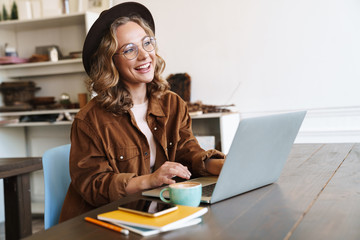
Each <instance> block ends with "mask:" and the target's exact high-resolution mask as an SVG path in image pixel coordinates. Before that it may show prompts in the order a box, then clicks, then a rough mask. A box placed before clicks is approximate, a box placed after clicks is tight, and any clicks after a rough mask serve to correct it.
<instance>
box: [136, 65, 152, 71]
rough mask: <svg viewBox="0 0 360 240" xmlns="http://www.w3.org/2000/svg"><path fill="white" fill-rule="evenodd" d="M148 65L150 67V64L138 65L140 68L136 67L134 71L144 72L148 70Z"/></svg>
mask: <svg viewBox="0 0 360 240" xmlns="http://www.w3.org/2000/svg"><path fill="white" fill-rule="evenodd" d="M150 65H151V64H150V63H145V64H143V65H140V66H138V67H136V68H135V70H137V71H146V70H148V69H150Z"/></svg>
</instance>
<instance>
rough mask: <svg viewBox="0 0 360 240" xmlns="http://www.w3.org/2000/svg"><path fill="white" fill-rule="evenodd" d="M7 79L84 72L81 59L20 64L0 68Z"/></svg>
mask: <svg viewBox="0 0 360 240" xmlns="http://www.w3.org/2000/svg"><path fill="white" fill-rule="evenodd" d="M0 71H1V72H2V73H3V74H4V75H5V76H6V77H8V78H27V77H36V76H50V75H59V74H70V73H82V72H85V70H84V67H83V64H82V59H81V58H76V59H66V60H59V61H57V62H38V63H21V64H11V65H2V66H0Z"/></svg>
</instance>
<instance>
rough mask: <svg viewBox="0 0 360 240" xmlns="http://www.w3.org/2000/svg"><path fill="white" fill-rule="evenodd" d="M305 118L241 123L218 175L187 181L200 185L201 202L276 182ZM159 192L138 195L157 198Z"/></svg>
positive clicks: (291, 115) (295, 115)
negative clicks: (199, 183)
mask: <svg viewBox="0 0 360 240" xmlns="http://www.w3.org/2000/svg"><path fill="white" fill-rule="evenodd" d="M305 115H306V111H302V112H293V113H285V114H277V115H270V116H264V117H256V118H246V119H243V120H241V121H240V122H239V126H238V129H237V131H236V134H235V137H234V139H233V142H232V144H231V147H230V150H229V153H228V155H227V157H226V160H225V163H224V166H223V168H222V170H221V173H220V175H219V176H218V177H217V176H216V177H215V176H211V177H200V178H195V179H191V180H188V181H195V182H201V183H202V185H203V196H202V202H204V203H216V202H218V201H221V200H224V199H227V198H230V197H233V196H236V195H239V194H241V193H245V192H248V191H251V190H253V189H257V188H260V187H262V186H265V185H268V184H271V183H273V182H275V181H277V179H278V178H279V177H280V174H281V171H282V169H283V167H284V165H285V162H286V160H287V158H288V155H289V153H290V151H291V147H292V145H293V143H294V140H295V138H296V136H297V134H298V132H299V129H300V126H301V124H302V122H303V120H304V118H305ZM161 189H162V188H156V189H152V190H148V191H144V192H142V195H143V196H149V197H159V194H160V190H161ZM209 189H210V190H209ZM166 193H167V192H166ZM165 197H166V195H165Z"/></svg>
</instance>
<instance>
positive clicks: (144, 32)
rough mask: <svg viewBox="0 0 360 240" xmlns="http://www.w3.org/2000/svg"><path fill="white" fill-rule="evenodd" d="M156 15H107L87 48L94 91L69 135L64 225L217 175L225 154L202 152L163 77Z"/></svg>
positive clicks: (117, 11)
mask: <svg viewBox="0 0 360 240" xmlns="http://www.w3.org/2000/svg"><path fill="white" fill-rule="evenodd" d="M154 31H155V27H154V22H153V19H152V16H151V13H150V12H149V11H148V9H146V8H145V7H144V6H143V5H141V4H138V3H122V4H119V5H117V6H115V7H113V8H111V9H109V10H107V11H104V12H103V13H102V14H101V15H100V17H99V18H98V19H97V21H96V22H95V23H94V25H93V26H92V28H91V29H90V31H89V33H88V35H87V37H86V40H85V43H84V49H83V63H84V67H85V70H86V72H87V74H88V75H89V77H90V80H89V83H88V84H89V86H90V88H91V90H92V91H93V92H95V93H96V94H97V96H96V97H94V98H93V99H92V100H91V101H90V102H89V103H88V104H87V105H86V106H85V107H84V108H82V109H81V111H80V112H79V113H78V114H77V116H76V117H75V120H74V122H73V125H72V130H71V152H70V175H71V180H72V181H71V184H70V186H69V190H68V193H67V195H66V198H65V201H64V205H63V209H62V213H61V217H60V221H64V220H66V219H69V218H72V217H75V216H77V215H80V214H82V213H84V212H86V211H89V210H91V209H93V208H95V207H98V206H101V205H104V204H106V203H109V202H112V201H114V200H117V199H119V198H121V197H124V196H126V195H128V194H132V193H136V192H139V191H142V190H145V189H149V188H154V187H159V186H161V185H163V184H172V183H175V181H174V180H173V177H175V176H177V177H181V178H184V179H189V178H190V177H191V176H204V175H218V174H219V172H220V170H221V167H222V165H223V162H224V158H225V156H224V154H222V153H221V152H218V151H216V150H210V151H204V150H203V149H201V148H200V146H199V144H198V142H197V141H196V138H195V137H194V136H193V134H192V130H191V119H190V117H189V114H188V110H187V106H186V103H185V102H184V101H183V100H182V99H181V98H180V97H179V96H178V95H176V94H175V93H173V92H171V91H169V90H168V84H167V82H166V81H165V80H164V79H163V78H162V77H161V73H162V71H163V69H164V67H165V62H164V60H163V59H162V58H161V57H160V56H159V55H157V48H156V40H155V36H154Z"/></svg>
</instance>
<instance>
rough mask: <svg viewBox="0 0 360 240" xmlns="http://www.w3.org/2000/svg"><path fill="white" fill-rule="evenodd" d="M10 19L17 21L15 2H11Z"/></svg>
mask: <svg viewBox="0 0 360 240" xmlns="http://www.w3.org/2000/svg"><path fill="white" fill-rule="evenodd" d="M10 18H11V19H12V20H16V19H19V15H18V9H17V5H16V2H15V1H14V2H13V4H12V6H11V14H10Z"/></svg>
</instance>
